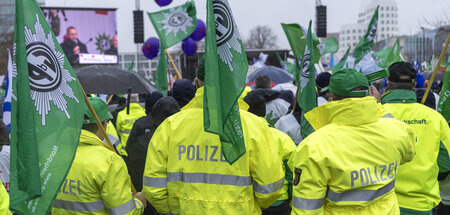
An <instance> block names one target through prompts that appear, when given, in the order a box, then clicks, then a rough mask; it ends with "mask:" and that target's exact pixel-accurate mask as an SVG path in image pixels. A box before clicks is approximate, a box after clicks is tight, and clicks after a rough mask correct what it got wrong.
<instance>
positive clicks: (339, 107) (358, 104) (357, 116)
mask: <svg viewBox="0 0 450 215" xmlns="http://www.w3.org/2000/svg"><path fill="white" fill-rule="evenodd" d="M305 118H306V120H308V122H309V124H311V126H312V127H313V128H314V130H316V131H317V130H318V129H319V128H321V127H323V126H325V125H327V124H331V123H333V124H338V125H362V124H367V123H373V122H376V121H378V119H379V118H380V117H379V114H377V100H376V99H375V98H373V97H371V96H366V97H364V98H348V99H343V100H339V101H330V102H328V103H326V104H323V105H321V106H319V107H316V108H314V109H312V110H311V111H309V112H308V113H306V114H305Z"/></svg>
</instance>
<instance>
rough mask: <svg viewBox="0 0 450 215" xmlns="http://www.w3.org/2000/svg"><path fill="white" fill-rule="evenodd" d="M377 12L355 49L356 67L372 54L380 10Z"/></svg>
mask: <svg viewBox="0 0 450 215" xmlns="http://www.w3.org/2000/svg"><path fill="white" fill-rule="evenodd" d="M379 7H380V6H377V9H376V10H375V13H374V14H373V16H372V19H370V22H369V25H368V26H367V31H366V34H364V36H363V37H362V38H361V40H360V41H359V43H358V45H356V47H355V52H354V55H355V65H356V64H358V63H359V61H361V60H362V59H363V58H364V56H366V54H367V53H369V52H370V50H372V48H373V43H374V41H373V40H374V39H375V36H376V35H377V26H378V8H379Z"/></svg>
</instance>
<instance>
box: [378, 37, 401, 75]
mask: <svg viewBox="0 0 450 215" xmlns="http://www.w3.org/2000/svg"><path fill="white" fill-rule="evenodd" d="M400 51H401V47H400V41H399V39H398V38H397V41H395V43H394V45H393V46H392V48H391V49H383V50H381V51H378V52H375V53H374V54H373V56H375V57H378V58H379V59H380V61H379V62H377V64H378V66H380V67H382V68H388V67H389V66H391V65H392V64H393V63H395V62H399V61H403V59H402V56H401V54H400Z"/></svg>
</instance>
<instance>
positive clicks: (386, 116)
mask: <svg viewBox="0 0 450 215" xmlns="http://www.w3.org/2000/svg"><path fill="white" fill-rule="evenodd" d="M381 118H394V116H392V114H390V113H387V114H386V115H384V116H383V117H381Z"/></svg>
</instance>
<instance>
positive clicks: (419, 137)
mask: <svg viewBox="0 0 450 215" xmlns="http://www.w3.org/2000/svg"><path fill="white" fill-rule="evenodd" d="M389 73H390V75H389V78H388V82H387V84H388V86H387V88H386V92H385V93H384V95H383V96H382V97H381V103H382V104H383V107H384V108H385V109H386V110H387V111H388V112H390V113H391V114H392V115H393V116H394V117H395V118H396V119H398V120H401V121H403V122H405V123H407V124H409V125H410V126H411V128H412V129H413V130H414V135H415V137H416V138H415V141H416V152H417V153H416V156H415V157H414V159H413V160H412V161H411V162H410V163H408V164H406V165H403V166H401V167H400V168H399V169H398V176H397V180H396V184H395V192H396V194H397V198H398V202H399V205H400V212H401V214H432V211H431V210H432V209H433V208H434V207H436V206H437V205H438V204H439V202H440V200H441V199H440V197H439V184H438V181H437V176H438V172H439V168H438V163H437V162H436V160H437V157H438V154H439V148H440V144H441V143H442V144H444V146H445V147H446V148H447V149H448V148H449V147H450V130H449V127H448V124H447V122H446V120H445V119H444V117H442V115H441V114H439V113H438V112H437V111H435V110H433V109H431V108H429V107H427V106H425V105H422V104H419V103H417V98H416V94H415V92H414V87H415V85H416V71H415V70H414V68H413V67H412V65H411V64H410V63H407V62H397V63H394V64H392V65H391V66H390V67H389ZM448 159H449V158H448V157H447V162H448Z"/></svg>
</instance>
